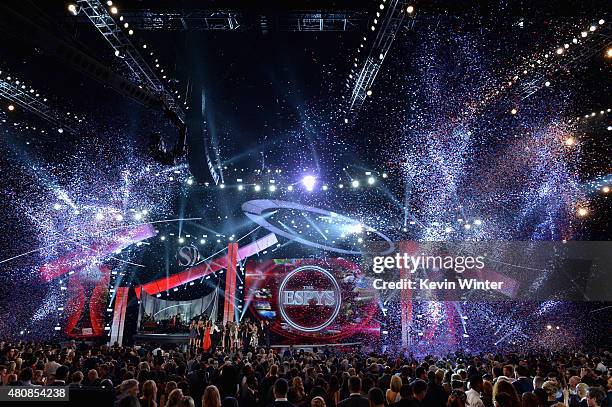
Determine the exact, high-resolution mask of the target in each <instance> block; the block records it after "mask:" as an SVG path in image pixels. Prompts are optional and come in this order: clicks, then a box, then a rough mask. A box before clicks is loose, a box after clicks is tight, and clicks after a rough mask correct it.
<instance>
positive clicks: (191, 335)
mask: <svg viewBox="0 0 612 407" xmlns="http://www.w3.org/2000/svg"><path fill="white" fill-rule="evenodd" d="M197 337H198V333H197V332H196V323H195V320H193V319H192V320H191V323H190V324H189V346H190V347H192V346H195V344H196V339H197Z"/></svg>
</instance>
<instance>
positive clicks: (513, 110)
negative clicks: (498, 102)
mask: <svg viewBox="0 0 612 407" xmlns="http://www.w3.org/2000/svg"><path fill="white" fill-rule="evenodd" d="M517 112H518V110H516V109H512V110H510V113H511V114H516V113H517Z"/></svg>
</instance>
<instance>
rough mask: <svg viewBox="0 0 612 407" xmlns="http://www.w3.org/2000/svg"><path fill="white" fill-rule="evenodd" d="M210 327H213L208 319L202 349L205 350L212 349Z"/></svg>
mask: <svg viewBox="0 0 612 407" xmlns="http://www.w3.org/2000/svg"><path fill="white" fill-rule="evenodd" d="M210 328H211V321H207V322H206V328H205V329H204V339H203V340H202V349H204V352H209V351H210V345H211V343H212V341H211V339H210Z"/></svg>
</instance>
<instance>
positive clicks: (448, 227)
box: [444, 226, 453, 233]
mask: <svg viewBox="0 0 612 407" xmlns="http://www.w3.org/2000/svg"><path fill="white" fill-rule="evenodd" d="M444 231H445V232H446V233H450V232H452V231H453V228H451V227H450V226H447V227H446V228H444Z"/></svg>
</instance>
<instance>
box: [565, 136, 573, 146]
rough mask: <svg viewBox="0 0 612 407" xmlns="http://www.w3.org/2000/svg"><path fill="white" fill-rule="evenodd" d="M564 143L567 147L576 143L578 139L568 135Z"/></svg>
mask: <svg viewBox="0 0 612 407" xmlns="http://www.w3.org/2000/svg"><path fill="white" fill-rule="evenodd" d="M563 144H565V145H566V146H567V147H572V146H573V145H575V144H576V139H575V138H573V137H572V136H568V137H566V138H565V140H563Z"/></svg>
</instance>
